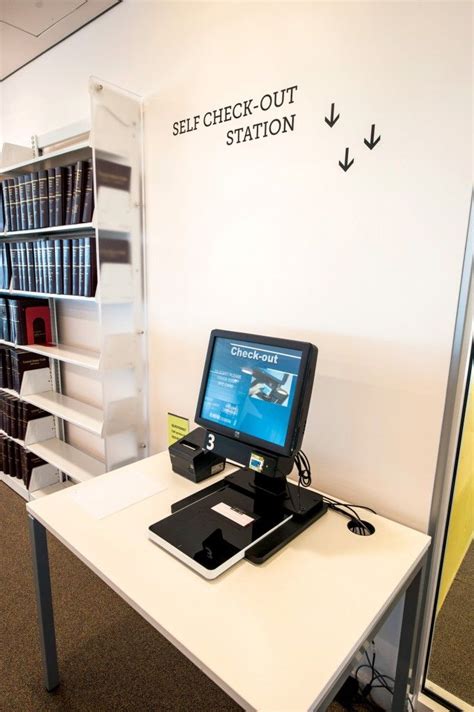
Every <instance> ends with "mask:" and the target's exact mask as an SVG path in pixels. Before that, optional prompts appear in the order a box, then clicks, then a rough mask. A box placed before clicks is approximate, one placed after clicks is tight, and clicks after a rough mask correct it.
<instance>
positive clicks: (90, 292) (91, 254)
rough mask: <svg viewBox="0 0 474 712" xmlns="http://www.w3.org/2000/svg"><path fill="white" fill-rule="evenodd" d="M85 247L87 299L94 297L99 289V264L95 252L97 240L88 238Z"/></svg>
mask: <svg viewBox="0 0 474 712" xmlns="http://www.w3.org/2000/svg"><path fill="white" fill-rule="evenodd" d="M84 239H85V241H86V245H85V252H84V257H85V260H84V261H85V279H84V281H85V294H84V296H85V297H93V296H94V295H95V290H96V287H97V262H96V251H95V238H94V237H86V238H84Z"/></svg>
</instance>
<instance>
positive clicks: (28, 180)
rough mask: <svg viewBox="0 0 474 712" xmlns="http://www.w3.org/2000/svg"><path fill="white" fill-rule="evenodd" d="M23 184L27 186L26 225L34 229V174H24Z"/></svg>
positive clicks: (29, 228)
mask: <svg viewBox="0 0 474 712" xmlns="http://www.w3.org/2000/svg"><path fill="white" fill-rule="evenodd" d="M23 185H24V186H25V201H26V227H27V229H28V230H33V229H34V226H35V216H34V212H33V174H32V173H28V174H27V175H25V176H23Z"/></svg>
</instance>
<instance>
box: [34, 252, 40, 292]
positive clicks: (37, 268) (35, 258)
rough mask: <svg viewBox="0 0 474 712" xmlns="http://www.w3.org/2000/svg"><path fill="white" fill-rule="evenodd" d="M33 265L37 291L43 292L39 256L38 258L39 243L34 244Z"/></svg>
mask: <svg viewBox="0 0 474 712" xmlns="http://www.w3.org/2000/svg"><path fill="white" fill-rule="evenodd" d="M33 263H34V270H35V291H36V292H41V285H40V276H39V256H38V241H37V240H35V241H34V243H33Z"/></svg>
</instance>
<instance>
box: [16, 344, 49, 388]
mask: <svg viewBox="0 0 474 712" xmlns="http://www.w3.org/2000/svg"><path fill="white" fill-rule="evenodd" d="M9 351H10V369H11V384H12V385H10V386H9V388H12V389H13V390H15V391H16V392H17V393H21V384H22V382H23V376H24V374H25V373H26V371H33V370H35V369H37V368H49V359H48V357H47V356H41V355H40V354H32V353H30V352H29V351H23V350H21V349H9Z"/></svg>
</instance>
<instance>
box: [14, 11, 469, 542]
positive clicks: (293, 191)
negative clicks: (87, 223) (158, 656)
mask: <svg viewBox="0 0 474 712" xmlns="http://www.w3.org/2000/svg"><path fill="white" fill-rule="evenodd" d="M470 11H471V7H470V4H468V3H449V4H444V5H443V4H431V3H419V4H418V3H406V4H405V3H393V4H392V3H378V4H375V3H347V4H346V3H313V4H311V3H302V4H300V3H286V4H285V3H280V4H276V5H272V4H270V3H254V4H239V3H235V4H234V3H230V4H227V3H221V4H219V3H216V4H211V3H190V4H187V3H157V2H137V0H128V1H126V2H123V3H122V4H121V5H119V6H117V7H116V8H114V9H113V10H111V11H110V12H108V13H106V14H105V15H104V16H102V17H101V18H99V19H98V20H97V21H95V22H93V23H92V24H91V25H89V26H87V27H86V28H84V29H83V30H81V31H79V32H78V33H76V34H75V35H73V36H72V37H70V38H69V39H67V40H66V41H65V42H64V43H62V44H60V45H58V46H57V47H55V48H53V49H52V50H51V51H50V52H47V53H46V54H45V55H43V56H41V57H39V58H38V59H37V60H36V61H34V62H33V63H32V64H30V65H28V66H27V67H25V68H23V69H21V70H20V71H19V72H17V73H16V74H15V75H13V76H12V77H10V78H9V79H7V80H6V81H5V82H3V84H2V93H3V105H2V118H3V134H4V140H7V141H11V142H19V143H26V144H27V143H28V141H29V136H30V135H31V134H32V133H33V132H38V133H42V132H44V131H47V130H49V129H51V128H54V127H55V126H58V125H62V124H65V123H69V122H72V121H74V120H76V119H77V118H78V117H81V116H86V115H87V114H88V103H89V101H88V93H87V78H88V76H89V75H90V74H95V75H98V76H101V77H103V78H105V79H107V80H110V81H112V82H114V83H117V84H119V85H122V86H124V87H127V88H130V89H133V90H134V91H137V92H138V93H142V94H150V93H153V92H157V94H156V97H155V98H151V99H149V101H148V105H149V110H148V111H147V117H148V119H147V127H148V135H147V159H148V160H147V173H148V183H147V185H148V196H147V197H148V257H149V265H150V266H151V267H150V270H149V284H150V289H149V316H150V320H149V329H150V396H151V406H152V407H151V434H152V444H153V447H154V449H158V448H162V447H164V446H165V444H166V443H165V432H166V428H165V415H166V412H167V410H172V411H175V412H180V413H183V414H186V415H189V416H190V417H192V415H193V412H194V404H195V400H196V394H197V389H198V383H199V377H200V372H201V366H202V359H203V356H204V351H205V346H206V341H207V334H208V332H209V330H210V329H211V328H212V327H214V326H221V327H229V328H235V329H245V330H248V331H250V332H256V333H259V332H260V333H270V334H279V335H285V336H288V337H295V338H305V339H310V340H312V341H314V342H315V343H316V344H317V345H318V346H319V348H320V360H319V365H318V372H317V381H316V386H315V390H314V396H313V403H312V410H311V417H310V420H309V423H308V429H307V434H306V438H305V448H306V449H307V450H308V451H309V453H310V455H311V459H312V461H313V462H314V466H315V471H316V475H317V478H316V482H317V484H319V485H320V486H322V487H325V488H327V489H328V490H330V491H333V492H334V493H336V494H339V495H345V496H347V497H357V498H359V499H363V500H365V501H367V502H369V503H371V504H373V505H375V506H376V507H378V508H379V509H381V511H383V512H384V513H386V514H388V515H390V516H393V517H395V518H397V519H400V520H402V521H405V522H406V523H408V524H411V525H414V526H417V527H420V528H424V527H426V525H427V521H428V511H429V506H430V499H431V491H432V483H433V476H434V468H435V462H436V454H437V445H438V436H439V430H440V424H441V416H442V407H443V399H444V389H445V384H446V377H447V370H448V363H449V355H450V346H451V337H452V330H453V324H454V316H455V307H456V299H457V291H458V283H459V275H460V269H461V259H462V252H463V245H464V239H465V229H466V220H467V210H468V199H469V191H470V183H471V175H470V160H469V156H470V142H471V134H470V120H471V113H470V91H471V74H470V66H471V64H470V42H471V36H470V23H469V17H470ZM293 84H298V90H297V92H296V93H295V103H294V104H293V106H294V108H295V112H296V123H295V130H294V132H293V133H288V134H286V135H284V136H283V135H280V136H276V137H272V138H267V139H262V140H260V141H255V142H253V143H248V144H243V145H240V146H231V147H228V146H226V145H225V132H226V131H227V129H229V128H236V127H237V126H238V125H240V124H241V123H242V122H240V123H239V122H232V123H231V124H229V125H224V126H222V127H213V128H209V129H201V130H200V131H198V132H196V133H190V134H186V135H183V136H178V137H173V136H172V135H171V124H172V122H173V121H176V120H178V119H181V118H184V117H186V116H188V115H194V114H196V113H203V112H204V111H206V110H207V109H210V108H214V107H219V106H221V105H225V104H227V103H233V102H235V101H238V100H239V99H241V98H247V97H254V98H258V97H260V96H261V95H262V94H264V93H266V92H268V91H273V90H276V89H279V88H283V87H285V86H291V85H293ZM331 101H336V106H337V109H338V110H339V111H341V119H340V120H339V123H338V124H336V126H335V127H334V129H329V128H328V127H327V126H326V125H325V124H324V122H323V116H324V115H325V113H326V112H327V111H328V108H329V104H330V102H331ZM32 106H34V107H35V110H34V111H32V110H31V107H32ZM279 113H281V110H280V112H279V111H278V110H277V111H274V112H268V114H269V115H270V114H271V115H272V116H271V117H273V116H275V115H278V114H279ZM260 116H261V115H260ZM373 122H375V123H376V127H377V129H379V130H380V132H381V133H382V141H381V143H380V144H379V146H378V147H377V148H376V149H374V152H373V153H372V154H371V153H370V152H369V151H368V150H367V149H366V148H365V147H364V146H363V144H362V138H363V137H364V136H367V135H368V130H369V128H370V124H371V123H373ZM346 145H348V146H350V147H351V152H352V151H355V156H356V162H355V164H354V166H353V167H352V168H351V169H350V170H349V172H348V173H347V174H345V173H343V172H342V171H341V170H340V169H339V167H338V166H337V160H339V158H341V157H342V154H343V151H344V148H345V146H346ZM259 270H264V271H266V272H267V274H268V275H269V276H267V278H265V279H263V280H262V281H259V280H258V278H257V276H256V275H257V273H258V271H259ZM190 353H191V354H192V357H191V359H189V354H190ZM179 354H183V357H184V354H186V356H185V363H186V368H185V369H184V370H183V368H182V361H181V359H180V358H179ZM177 383H178V384H179V387H176V384H177Z"/></svg>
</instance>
